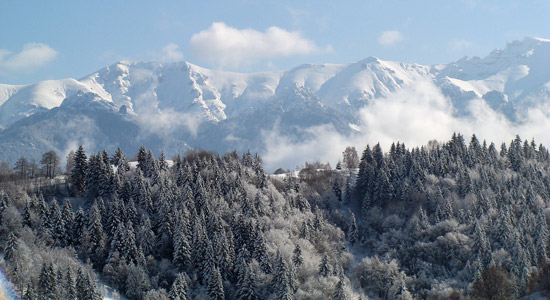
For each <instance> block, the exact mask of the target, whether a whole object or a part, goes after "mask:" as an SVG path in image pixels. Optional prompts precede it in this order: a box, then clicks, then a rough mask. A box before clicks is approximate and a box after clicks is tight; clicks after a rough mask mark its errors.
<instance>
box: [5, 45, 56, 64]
mask: <svg viewBox="0 0 550 300" xmlns="http://www.w3.org/2000/svg"><path fill="white" fill-rule="evenodd" d="M56 56H57V51H56V50H54V49H53V48H51V47H50V46H48V45H46V44H41V43H28V44H25V45H24V46H23V50H21V52H19V53H15V54H12V53H11V52H10V51H8V50H4V49H0V70H8V71H32V70H34V69H37V68H40V67H42V66H44V65H45V64H47V63H49V62H51V61H52V60H54V59H55V58H56Z"/></svg>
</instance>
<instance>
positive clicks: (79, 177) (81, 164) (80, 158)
mask: <svg viewBox="0 0 550 300" xmlns="http://www.w3.org/2000/svg"><path fill="white" fill-rule="evenodd" d="M87 159H88V158H87V156H86V153H85V152H84V148H83V147H82V145H80V146H79V147H78V150H76V153H75V156H74V165H73V169H72V170H71V178H70V181H71V184H72V187H73V191H74V193H75V194H76V195H83V194H84V192H85V191H86V173H87V171H88V160H87Z"/></svg>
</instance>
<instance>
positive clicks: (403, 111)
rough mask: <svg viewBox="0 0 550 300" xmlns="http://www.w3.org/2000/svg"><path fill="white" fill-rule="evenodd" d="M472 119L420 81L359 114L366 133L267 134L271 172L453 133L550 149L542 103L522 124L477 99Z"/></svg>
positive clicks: (547, 112)
mask: <svg viewBox="0 0 550 300" xmlns="http://www.w3.org/2000/svg"><path fill="white" fill-rule="evenodd" d="M466 109H467V112H468V114H467V115H466V116H464V115H460V116H458V115H456V114H455V109H454V108H453V105H452V103H451V100H450V99H448V98H446V97H445V96H444V95H443V94H442V93H441V91H440V90H439V89H438V88H437V87H436V86H435V85H434V84H433V83H432V82H420V83H416V84H414V85H411V86H410V87H408V88H404V89H402V90H400V91H398V92H396V93H394V94H391V95H390V96H388V97H386V98H378V99H375V100H373V101H372V102H371V104H369V105H368V106H366V107H364V108H363V109H361V110H360V111H359V119H360V120H361V126H360V127H361V131H360V132H358V133H354V134H351V135H343V134H340V133H339V132H338V131H336V130H335V129H334V127H333V126H332V125H323V126H316V127H312V128H307V129H303V130H302V131H303V132H306V133H307V135H308V136H309V138H306V139H303V138H298V137H296V136H289V135H284V134H281V133H280V132H279V131H278V130H277V128H274V129H273V130H271V131H269V132H264V134H263V138H264V145H265V146H266V147H265V149H266V151H265V153H262V158H263V160H264V163H265V166H266V168H267V169H268V170H274V169H276V168H278V167H284V168H293V167H295V166H297V165H301V164H303V163H304V162H305V161H309V162H312V161H315V160H319V161H321V162H327V161H328V162H330V163H331V164H332V165H333V166H334V163H336V161H338V159H341V156H342V151H344V149H345V148H346V146H355V147H356V149H357V150H358V151H359V152H360V151H362V149H364V148H365V146H366V145H367V144H370V145H371V146H372V145H374V144H376V143H378V142H380V144H381V145H382V147H383V148H384V150H385V151H387V150H388V149H389V146H390V145H391V143H392V142H398V141H399V142H403V143H405V145H406V146H408V147H415V146H422V145H426V144H427V143H428V142H429V141H430V140H434V139H435V140H438V141H447V140H449V139H450V137H451V135H452V134H453V132H458V133H462V134H463V135H464V136H465V138H466V140H467V141H468V140H469V138H470V136H471V135H472V134H474V133H475V134H476V136H477V137H478V138H479V139H480V140H483V139H486V140H487V141H488V142H494V143H495V144H496V145H497V147H499V146H500V143H502V142H506V143H509V142H510V141H511V140H512V139H513V138H514V136H515V135H517V134H519V135H520V136H521V137H522V138H523V139H528V140H530V139H531V138H534V139H535V141H536V142H538V143H542V144H544V145H547V146H548V145H550V137H549V136H548V134H547V132H549V131H550V104H542V105H540V106H538V107H533V108H531V109H529V110H528V111H526V112H525V113H524V114H523V115H522V116H520V117H519V119H518V120H517V121H514V122H512V121H510V120H509V119H508V118H506V116H504V115H503V114H502V113H500V112H497V111H495V110H493V109H492V108H491V107H490V106H489V105H488V104H487V103H486V102H485V101H484V100H483V99H474V100H472V101H470V103H469V104H468V105H467V108H466Z"/></svg>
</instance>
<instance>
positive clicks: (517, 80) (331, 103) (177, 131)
mask: <svg viewBox="0 0 550 300" xmlns="http://www.w3.org/2000/svg"><path fill="white" fill-rule="evenodd" d="M424 82H431V83H433V84H435V86H436V87H437V88H438V89H439V90H440V91H441V92H442V93H443V95H445V96H446V97H447V98H448V99H450V100H451V102H452V106H453V108H454V110H455V111H456V114H457V115H467V114H469V113H471V112H470V111H469V109H470V108H469V107H470V105H469V104H470V103H471V101H472V100H476V101H482V102H483V101H484V102H486V103H487V104H488V106H489V107H491V108H492V109H494V110H495V111H497V112H501V113H504V114H505V115H506V116H507V117H508V118H509V119H510V120H511V121H514V120H515V119H516V118H517V116H518V115H519V114H521V113H522V111H525V110H528V109H530V108H532V107H537V105H540V104H541V103H545V102H547V101H548V100H550V40H545V39H539V38H526V39H524V40H522V41H515V42H512V43H509V44H508V45H507V46H506V47H505V48H504V49H502V50H495V51H493V52H492V53H491V54H489V55H488V56H487V57H485V58H463V59H460V60H457V61H455V62H452V63H449V64H447V65H436V66H423V65H418V64H409V63H400V62H392V61H383V60H380V59H378V58H376V57H369V58H367V59H364V60H362V61H359V62H356V63H351V64H318V65H312V64H304V65H300V66H298V67H296V68H294V69H291V70H288V71H278V72H264V73H255V74H242V73H234V72H225V71H219V70H209V69H205V68H202V67H199V66H196V65H193V64H191V63H187V62H177V63H158V62H148V63H146V62H118V63H115V64H113V65H111V66H108V67H106V68H103V69H101V70H99V71H97V72H94V73H92V74H90V75H88V76H86V77H84V78H82V79H80V80H74V79H63V80H50V81H43V82H39V83H36V84H31V85H25V86H11V85H0V126H1V127H0V128H4V129H3V130H2V131H1V132H0V144H2V145H3V149H2V150H6V149H12V150H6V151H8V152H3V153H2V155H3V157H0V159H7V160H10V161H11V160H13V158H14V157H15V156H14V155H15V154H14V153H19V152H20V151H23V148H24V147H31V148H32V149H37V150H36V151H38V149H40V151H42V150H48V149H49V148H55V149H64V148H65V147H67V144H63V143H69V142H78V141H82V140H83V139H84V138H85V134H84V133H85V131H78V132H76V131H71V130H73V129H72V128H68V126H69V125H68V124H73V125H74V122H69V120H65V121H64V122H63V121H62V120H61V119H62V118H69V117H70V116H71V114H70V113H68V111H71V113H72V114H73V115H81V116H83V118H84V119H85V120H91V119H93V120H96V121H97V122H99V120H100V119H101V118H95V119H94V118H91V116H90V112H89V111H86V110H89V109H92V110H93V111H94V112H95V113H97V114H106V115H109V117H108V118H109V120H110V121H109V122H111V123H113V124H115V123H116V124H119V126H122V125H120V124H125V125H124V126H122V127H125V128H130V127H131V128H132V131H133V132H134V133H135V137H136V139H137V142H136V143H140V142H141V143H144V144H146V143H149V142H152V141H155V143H156V144H155V145H154V147H156V148H158V149H161V148H159V147H162V146H167V145H178V147H188V146H191V147H203V148H209V149H215V150H218V151H227V150H232V149H239V150H241V149H245V150H246V149H247V148H251V150H254V151H260V150H261V147H262V146H263V140H262V139H263V137H262V134H263V132H266V131H270V130H277V131H279V132H281V133H288V134H292V135H293V136H294V137H296V138H307V137H306V136H304V134H307V130H304V129H307V128H310V127H314V126H321V125H323V126H324V125H329V126H332V127H333V128H334V129H335V130H336V131H337V132H338V133H340V134H344V135H347V134H351V133H353V132H358V131H361V129H362V128H361V126H362V124H361V122H360V121H361V116H359V115H358V112H359V111H361V109H362V108H364V107H367V109H368V107H369V105H370V104H371V103H373V101H384V100H385V99H388V98H389V97H391V96H392V95H394V94H396V93H397V92H399V91H400V90H403V89H405V88H408V87H411V86H412V87H414V86H422V83H424ZM65 99H66V100H65ZM479 99H482V100H479ZM64 101H65V102H67V103H65V102H64ZM62 103H63V105H62ZM100 107H101V108H102V109H99V108H100ZM76 112H78V113H76ZM48 118H52V119H51V121H50V122H51V123H52V124H56V126H58V127H50V126H49V125H48V124H47V123H48ZM71 121H74V120H71ZM94 122H95V121H94ZM38 124H40V126H39V125H38ZM41 128H51V129H52V130H57V131H58V132H64V131H68V132H73V133H74V132H76V133H77V134H76V136H77V138H75V139H73V140H72V141H69V140H70V139H69V138H64V139H56V138H54V137H53V136H49V135H48V134H46V133H44V132H42V130H41ZM90 128H92V129H91V130H92V132H94V135H95V136H101V135H100V134H99V131H101V130H106V131H109V130H113V131H116V130H117V129H116V128H111V129H109V127H108V126H107V127H106V126H99V125H98V123H94V125H93V126H91V127H90ZM38 132H40V133H41V134H42V135H44V134H46V136H48V138H44V137H42V136H38ZM103 134H104V137H105V138H106V139H107V140H108V142H107V144H106V143H105V142H101V143H97V144H98V145H99V144H101V145H103V147H111V146H112V145H113V144H116V143H117V142H116V141H115V140H114V139H113V137H114V136H115V135H113V133H112V132H105V133H103ZM62 135H63V134H62ZM29 140H31V141H33V142H32V145H31V144H29V143H28V141H29ZM124 143H125V144H126V145H127V146H128V147H133V142H131V141H125V142H124ZM22 145H26V146H24V147H23V146H22ZM146 146H150V145H146ZM21 147H23V148H21ZM15 149H16V150H17V151H15ZM127 150H128V151H130V152H133V151H135V149H131V148H128V149H127ZM9 151H11V152H9ZM9 153H12V154H13V155H12V154H9ZM17 155H18V154H17ZM8 156H9V158H8Z"/></svg>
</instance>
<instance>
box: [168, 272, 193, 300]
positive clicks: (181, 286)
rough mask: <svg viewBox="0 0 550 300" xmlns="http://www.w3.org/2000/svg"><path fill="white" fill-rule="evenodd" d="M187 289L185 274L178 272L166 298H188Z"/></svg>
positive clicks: (177, 299)
mask: <svg viewBox="0 0 550 300" xmlns="http://www.w3.org/2000/svg"><path fill="white" fill-rule="evenodd" d="M188 290H189V287H188V283H187V274H185V273H178V275H177V276H176V280H174V283H172V287H171V288H170V293H169V294H168V298H170V300H190V298H189V296H188Z"/></svg>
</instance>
